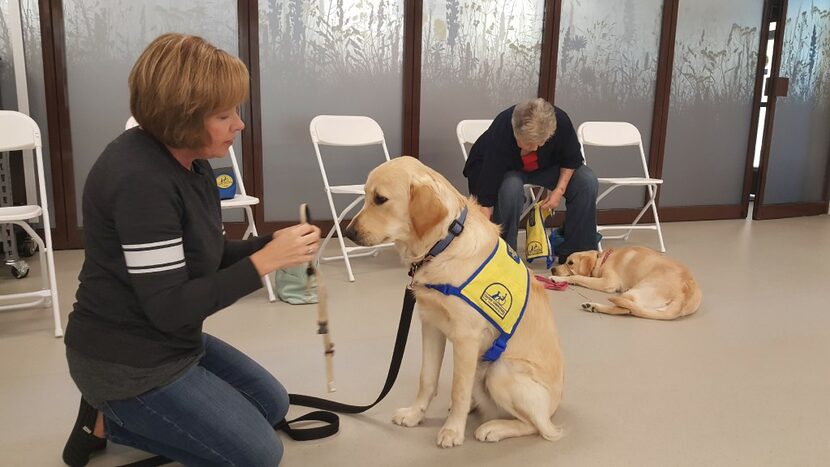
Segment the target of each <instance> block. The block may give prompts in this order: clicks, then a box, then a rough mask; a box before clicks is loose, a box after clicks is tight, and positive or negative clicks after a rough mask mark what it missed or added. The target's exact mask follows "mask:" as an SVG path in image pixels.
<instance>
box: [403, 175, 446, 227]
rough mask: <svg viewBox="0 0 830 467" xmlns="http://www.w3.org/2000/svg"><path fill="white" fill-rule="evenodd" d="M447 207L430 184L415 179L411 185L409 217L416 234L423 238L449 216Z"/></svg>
mask: <svg viewBox="0 0 830 467" xmlns="http://www.w3.org/2000/svg"><path fill="white" fill-rule="evenodd" d="M447 212H448V211H447V208H446V207H445V206H444V204H443V203H442V202H441V200H440V199H439V198H438V193H436V192H435V189H434V188H432V187H431V186H430V185H429V184H425V183H420V182H417V181H413V182H412V185H411V186H410V187H409V219H410V222H412V227H413V228H414V229H415V234H416V235H417V236H418V238H423V236H424V235H426V234H427V232H429V231H430V230H432V229H433V228H435V226H436V225H438V223H439V222H441V220H442V219H444V217H446V216H447Z"/></svg>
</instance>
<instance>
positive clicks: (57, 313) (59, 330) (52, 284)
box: [46, 242, 63, 337]
mask: <svg viewBox="0 0 830 467" xmlns="http://www.w3.org/2000/svg"><path fill="white" fill-rule="evenodd" d="M50 243H51V242H50ZM46 261H47V262H48V263H49V264H48V266H47V269H48V270H49V290H50V291H51V297H52V300H51V301H52V318H53V319H54V321H55V337H63V326H62V325H61V310H60V306H59V304H58V288H57V280H56V278H55V257H54V254H53V253H52V249H51V248H49V251H47V252H46Z"/></svg>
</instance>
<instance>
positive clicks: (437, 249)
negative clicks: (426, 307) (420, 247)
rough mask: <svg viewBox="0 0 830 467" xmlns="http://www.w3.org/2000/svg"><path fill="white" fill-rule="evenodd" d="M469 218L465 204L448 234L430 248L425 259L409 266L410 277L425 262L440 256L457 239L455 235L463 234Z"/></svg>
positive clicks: (449, 228)
mask: <svg viewBox="0 0 830 467" xmlns="http://www.w3.org/2000/svg"><path fill="white" fill-rule="evenodd" d="M466 220H467V206H464V209H462V210H461V214H459V215H458V219H453V221H452V223H451V224H450V226H449V227H448V228H447V236H446V237H444V238H442V239H441V240H438V242H437V243H436V244H435V245H433V246H432V248H430V249H429V251H428V252H427V254H426V256H424V259H422V260H421V261H418V262H417V263H412V266H410V268H409V277H414V276H415V272H416V271H417V270H418V268H420V267H421V266H422V265H423V264H424V263H426V262H427V261H429V260H431V259H432V258H435V257H436V256H438V255H439V254H440V253H441V252H442V251H444V250H446V249H447V247H448V246H450V243H452V241H453V240H455V237H457V236H459V235H461V232H463V231H464V221H466Z"/></svg>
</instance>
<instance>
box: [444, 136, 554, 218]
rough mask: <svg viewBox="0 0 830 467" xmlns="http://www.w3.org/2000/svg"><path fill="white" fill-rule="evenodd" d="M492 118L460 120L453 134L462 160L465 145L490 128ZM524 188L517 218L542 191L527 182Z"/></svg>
mask: <svg viewBox="0 0 830 467" xmlns="http://www.w3.org/2000/svg"><path fill="white" fill-rule="evenodd" d="M491 123H493V120H461V121H460V122H458V125H457V126H456V127H455V135H456V136H457V137H458V144H459V145H460V146H461V154H462V155H463V156H464V162H466V161H467V156H468V154H467V145H468V144H469V145H470V146H472V145H473V144H475V142H476V140H478V138H479V136H481V134H482V133H484V132H485V131H487V129H488V128H490V124H491ZM524 188H525V204H524V206H523V207H522V215H520V216H519V219H521V218H523V217H525V216H526V215H527V213H528V212H530V209H531V208H532V207H533V205H534V204H536V203H537V202H539V198H541V197H542V193H544V187H540V186H538V185H531V184H527V185H525V186H524Z"/></svg>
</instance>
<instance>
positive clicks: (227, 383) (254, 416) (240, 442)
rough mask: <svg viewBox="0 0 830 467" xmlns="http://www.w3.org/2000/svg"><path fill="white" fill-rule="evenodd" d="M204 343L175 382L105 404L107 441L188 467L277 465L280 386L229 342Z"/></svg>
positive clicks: (284, 405)
mask: <svg viewBox="0 0 830 467" xmlns="http://www.w3.org/2000/svg"><path fill="white" fill-rule="evenodd" d="M202 339H203V341H204V344H205V356H204V357H203V358H202V359H201V361H199V364H198V365H196V366H194V367H193V368H191V369H190V370H188V371H187V372H186V373H185V374H184V375H182V376H181V377H180V378H179V379H177V380H176V381H174V382H173V383H170V384H168V385H166V386H162V387H160V388H156V389H153V390H152V391H149V392H146V393H144V394H141V395H140V396H136V397H133V398H131V399H124V400H118V401H110V402H107V406H106V407H104V409H103V411H104V426H105V430H106V433H107V438H109V439H110V440H112V441H113V442H114V443H118V444H123V445H126V446H132V447H135V448H138V449H142V450H144V451H149V452H152V453H154V454H160V455H162V456H165V457H167V458H170V459H173V460H175V461H178V462H180V463H182V464H184V465H187V466H216V465H227V466H268V467H274V466H276V465H278V464H279V463H280V459H282V453H283V446H282V442H281V441H280V439H279V437H278V436H277V433H276V432H275V431H274V428H273V425H275V424H277V423H279V422H280V421H281V420H282V419H283V418H284V417H285V414H286V413H287V412H288V393H287V392H286V390H285V388H284V387H283V386H282V385H281V384H280V383H279V382H278V381H277V380H276V379H275V378H274V377H273V376H272V375H271V374H270V373H269V372H268V371H267V370H265V369H264V368H262V367H261V366H260V365H259V364H257V363H256V362H254V361H253V360H252V359H251V358H249V357H248V356H246V355H245V354H243V353H242V352H240V351H239V350H237V349H235V348H233V347H232V346H230V345H229V344H227V343H225V342H223V341H221V340H219V339H217V338H215V337H213V336H209V335H207V334H204V335H203V338H202Z"/></svg>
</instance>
